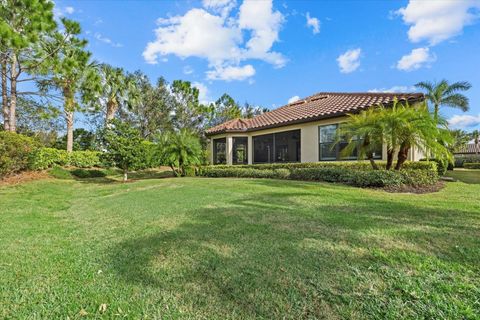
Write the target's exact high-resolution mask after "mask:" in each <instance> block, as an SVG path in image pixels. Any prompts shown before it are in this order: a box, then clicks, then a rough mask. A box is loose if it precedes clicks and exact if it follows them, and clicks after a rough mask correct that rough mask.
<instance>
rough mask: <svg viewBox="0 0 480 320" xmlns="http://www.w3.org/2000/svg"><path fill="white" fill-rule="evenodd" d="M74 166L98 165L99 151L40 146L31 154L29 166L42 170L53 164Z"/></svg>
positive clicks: (100, 163)
mask: <svg viewBox="0 0 480 320" xmlns="http://www.w3.org/2000/svg"><path fill="white" fill-rule="evenodd" d="M55 165H56V166H61V167H62V166H74V167H79V168H91V167H100V166H102V162H101V161H100V152H98V151H88V150H87V151H73V152H70V153H69V152H67V151H66V150H59V149H54V148H41V149H38V150H37V151H36V152H34V153H33V154H32V157H31V159H30V168H31V169H34V170H44V169H47V168H51V167H53V166H55Z"/></svg>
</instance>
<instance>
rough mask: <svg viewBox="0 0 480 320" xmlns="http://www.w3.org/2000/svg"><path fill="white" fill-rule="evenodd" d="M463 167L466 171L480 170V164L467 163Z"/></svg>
mask: <svg viewBox="0 0 480 320" xmlns="http://www.w3.org/2000/svg"><path fill="white" fill-rule="evenodd" d="M463 167H464V168H465V169H480V162H465V163H464V164H463Z"/></svg>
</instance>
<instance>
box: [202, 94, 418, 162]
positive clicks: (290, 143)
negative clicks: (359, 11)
mask: <svg viewBox="0 0 480 320" xmlns="http://www.w3.org/2000/svg"><path fill="white" fill-rule="evenodd" d="M395 97H396V98H397V99H398V100H399V101H400V102H401V101H408V102H409V103H415V102H421V101H424V99H425V97H424V95H423V94H422V93H399V94H394V93H337V92H321V93H317V94H314V95H312V96H309V97H306V98H303V99H300V100H298V101H295V102H292V103H289V104H287V105H285V106H283V107H280V108H278V109H275V110H272V111H269V112H266V113H263V114H261V115H258V116H256V117H254V118H251V119H233V120H230V121H227V122H225V123H222V124H220V125H218V126H215V127H213V128H210V129H208V130H207V131H206V135H207V137H208V138H209V142H210V151H211V163H212V164H255V163H276V162H317V161H335V160H356V159H357V157H356V155H355V154H353V155H352V156H350V157H348V158H343V157H341V156H340V150H341V149H342V142H340V143H339V144H337V145H336V146H335V147H333V148H332V145H333V144H334V140H335V135H336V130H337V128H338V125H339V123H341V122H344V121H345V120H346V119H347V116H346V115H347V114H348V113H357V112H360V111H361V110H364V109H366V108H368V107H370V106H374V105H379V104H382V105H385V106H388V105H390V104H391V103H392V102H393V100H394V98H395ZM345 145H346V143H344V144H343V146H345ZM374 157H375V158H376V159H379V160H386V147H385V146H384V147H383V148H382V150H378V151H377V152H375V154H374ZM422 157H423V154H422V153H421V152H419V151H418V150H412V151H411V152H409V159H408V160H410V161H418V160H420V159H421V158H422Z"/></svg>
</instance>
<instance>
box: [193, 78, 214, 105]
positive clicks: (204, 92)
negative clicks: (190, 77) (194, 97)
mask: <svg viewBox="0 0 480 320" xmlns="http://www.w3.org/2000/svg"><path fill="white" fill-rule="evenodd" d="M192 86H193V87H195V88H197V89H198V100H199V101H200V103H201V104H209V103H210V102H211V101H210V100H211V99H209V90H208V88H207V86H206V85H204V84H203V83H201V82H193V83H192Z"/></svg>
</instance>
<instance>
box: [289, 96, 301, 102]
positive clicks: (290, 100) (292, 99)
mask: <svg viewBox="0 0 480 320" xmlns="http://www.w3.org/2000/svg"><path fill="white" fill-rule="evenodd" d="M298 100H300V97H299V96H293V97H291V98H290V99H288V103H294V102H296V101H298Z"/></svg>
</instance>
